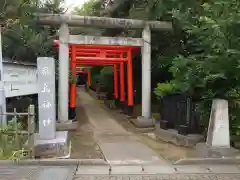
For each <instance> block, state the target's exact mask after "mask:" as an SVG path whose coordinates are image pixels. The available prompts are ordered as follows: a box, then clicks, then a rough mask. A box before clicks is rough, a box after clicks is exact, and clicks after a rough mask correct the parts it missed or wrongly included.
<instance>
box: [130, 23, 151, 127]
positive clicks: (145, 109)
mask: <svg viewBox="0 0 240 180" xmlns="http://www.w3.org/2000/svg"><path fill="white" fill-rule="evenodd" d="M142 39H143V40H144V43H143V46H142V116H140V117H138V118H137V119H131V121H132V123H133V124H134V125H135V126H136V127H137V128H154V126H155V120H154V119H152V117H151V30H150V28H149V26H146V27H145V28H144V30H143V33H142Z"/></svg>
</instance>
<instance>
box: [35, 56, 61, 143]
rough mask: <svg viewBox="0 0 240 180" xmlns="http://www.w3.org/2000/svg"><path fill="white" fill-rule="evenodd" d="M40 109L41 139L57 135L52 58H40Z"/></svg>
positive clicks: (48, 138) (38, 64)
mask: <svg viewBox="0 0 240 180" xmlns="http://www.w3.org/2000/svg"><path fill="white" fill-rule="evenodd" d="M37 66H38V89H39V92H38V104H39V106H38V109H39V110H38V111H39V135H40V138H41V139H43V140H44V139H46V140H50V139H54V138H55V136H56V107H55V106H56V103H55V64H54V59H52V58H38V60H37Z"/></svg>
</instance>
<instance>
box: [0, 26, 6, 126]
mask: <svg viewBox="0 0 240 180" xmlns="http://www.w3.org/2000/svg"><path fill="white" fill-rule="evenodd" d="M4 113H6V96H5V90H4V81H3V56H2V31H1V26H0V114H4ZM1 124H3V125H5V124H7V120H6V116H5V115H0V125H1Z"/></svg>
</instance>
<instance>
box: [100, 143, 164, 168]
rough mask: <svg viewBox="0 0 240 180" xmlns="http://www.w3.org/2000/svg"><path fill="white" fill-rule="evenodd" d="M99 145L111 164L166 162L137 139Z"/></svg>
mask: <svg viewBox="0 0 240 180" xmlns="http://www.w3.org/2000/svg"><path fill="white" fill-rule="evenodd" d="M99 146H100V148H101V150H102V152H103V154H104V156H105V158H106V160H107V161H108V163H110V164H111V165H119V164H151V163H159V164H167V162H166V161H165V160H163V159H162V158H160V157H159V156H158V154H157V153H156V152H155V151H153V150H152V149H150V148H148V147H147V146H146V145H144V144H142V143H141V142H137V141H125V142H123V141H116V142H115V143H99Z"/></svg>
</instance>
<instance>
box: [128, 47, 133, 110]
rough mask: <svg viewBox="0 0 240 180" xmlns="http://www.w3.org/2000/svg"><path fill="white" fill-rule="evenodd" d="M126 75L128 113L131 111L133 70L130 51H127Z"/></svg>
mask: <svg viewBox="0 0 240 180" xmlns="http://www.w3.org/2000/svg"><path fill="white" fill-rule="evenodd" d="M127 57H128V61H127V77H128V114H132V113H133V105H134V102H133V72H132V52H131V50H129V51H128V53H127Z"/></svg>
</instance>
